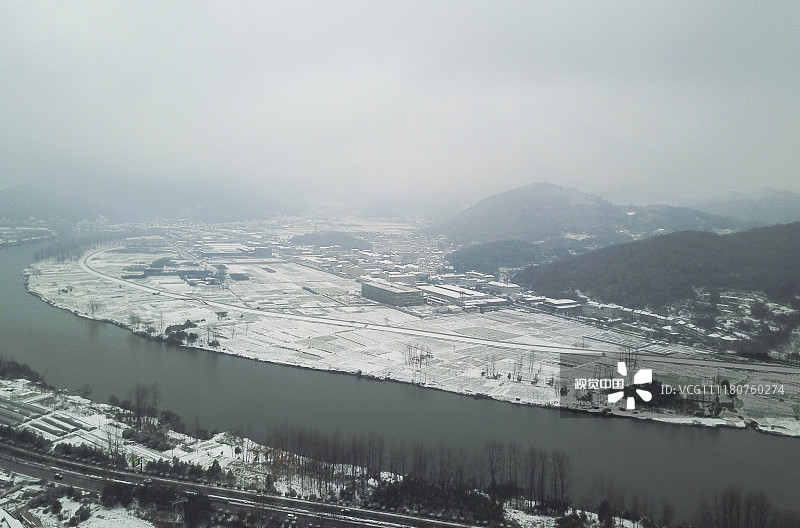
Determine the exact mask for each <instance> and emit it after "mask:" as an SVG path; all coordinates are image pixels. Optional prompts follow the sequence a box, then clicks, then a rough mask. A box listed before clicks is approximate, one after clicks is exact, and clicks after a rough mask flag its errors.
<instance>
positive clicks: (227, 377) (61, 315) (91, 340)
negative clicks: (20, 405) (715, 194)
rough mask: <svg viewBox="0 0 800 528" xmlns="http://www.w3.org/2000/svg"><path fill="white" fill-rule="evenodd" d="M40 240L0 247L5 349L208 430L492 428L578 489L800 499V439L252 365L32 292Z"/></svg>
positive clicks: (72, 385)
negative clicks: (29, 273)
mask: <svg viewBox="0 0 800 528" xmlns="http://www.w3.org/2000/svg"><path fill="white" fill-rule="evenodd" d="M35 248H36V245H35V244H29V245H23V246H15V247H8V248H3V249H0V354H2V355H3V356H5V357H8V358H11V359H15V360H17V361H19V362H24V363H27V364H29V365H30V366H31V367H32V368H33V369H35V370H37V371H39V372H40V373H42V374H44V375H45V379H46V381H47V382H48V383H50V384H51V385H54V386H56V387H59V388H66V389H77V388H80V387H82V386H83V385H89V386H90V387H91V388H92V390H93V392H92V394H91V395H90V397H91V398H92V399H94V400H96V401H99V402H107V401H108V397H109V395H111V394H115V395H117V396H119V397H121V398H124V397H125V396H126V394H127V393H128V391H129V390H130V389H131V388H132V387H133V385H134V384H135V383H136V382H143V383H146V384H150V383H153V382H155V383H158V384H159V386H160V388H161V392H162V397H163V400H162V408H166V409H170V410H172V411H174V412H177V413H178V414H179V415H181V416H182V417H183V418H184V420H185V421H186V422H187V424H189V423H193V422H194V419H195V417H197V419H199V422H200V425H201V426H202V427H204V428H206V429H209V430H212V429H213V430H227V429H233V428H241V429H242V430H243V431H247V430H250V431H251V432H252V436H253V438H254V439H255V440H259V438H263V431H265V430H266V429H267V428H269V427H270V426H271V425H274V424H282V423H290V424H297V425H305V426H310V427H314V428H317V429H320V430H323V431H334V430H337V429H338V430H339V431H340V432H342V433H347V432H355V433H361V432H370V431H376V432H378V433H380V434H382V435H383V436H384V437H385V438H386V439H387V440H389V439H394V440H397V441H399V440H402V439H405V440H406V442H407V443H408V444H409V445H412V444H413V443H415V442H418V441H420V440H422V441H424V442H425V443H426V444H427V445H434V444H438V443H439V442H445V443H448V444H451V445H453V446H455V447H458V446H462V445H463V446H465V447H467V448H469V449H481V448H482V447H483V446H484V445H485V444H486V443H487V442H489V441H491V440H500V441H503V442H517V443H518V444H521V445H535V446H538V447H541V448H544V449H547V450H550V451H552V450H554V449H561V450H563V451H565V452H566V453H568V454H569V456H570V458H571V461H572V480H571V482H572V486H571V488H572V489H571V493H570V495H571V496H572V497H573V498H575V499H577V498H580V497H595V496H596V492H597V488H598V485H599V484H598V482H599V481H600V478H601V476H602V478H603V479H604V480H605V481H606V482H608V481H609V480H612V481H614V482H615V483H616V484H617V485H618V486H622V487H624V488H625V490H626V495H627V496H631V495H632V494H633V493H634V491H638V493H639V495H640V496H643V495H645V494H646V495H647V496H649V497H650V498H651V500H653V501H654V503H655V505H656V506H657V507H658V508H659V509H660V507H661V503H662V502H663V501H664V500H669V501H670V502H671V503H672V504H673V505H675V506H676V508H677V512H678V515H679V517H682V518H689V517H692V516H693V515H694V512H695V508H696V505H697V497H698V496H699V495H700V494H703V495H705V496H706V497H710V496H711V495H712V494H713V493H714V492H715V491H716V490H721V489H722V488H724V487H725V486H739V487H741V488H742V490H743V491H750V490H754V491H755V490H762V491H764V492H766V494H767V495H768V496H769V498H770V499H771V500H772V502H773V503H774V504H776V505H778V506H781V507H783V508H796V507H797V505H798V504H800V439H794V438H784V437H778V436H772V435H767V434H763V433H758V432H755V431H751V430H734V429H712V428H705V427H702V428H701V427H687V426H676V425H668V424H658V423H647V422H642V421H637V420H630V419H621V418H618V419H602V418H594V417H575V418H569V417H565V416H564V414H563V413H561V412H559V411H556V410H552V409H541V408H532V407H525V406H519V405H513V404H510V403H503V402H496V401H491V400H477V399H474V398H470V397H466V396H459V395H455V394H449V393H444V392H440V391H435V390H431V389H424V388H420V387H415V386H411V385H405V384H400V383H392V382H381V381H374V380H367V379H359V378H356V377H354V376H350V375H343V374H333V373H328V372H316V371H311V370H304V369H299V368H293V367H285V366H280V365H272V364H267V363H257V362H254V361H251V360H246V359H241V358H235V357H231V356H226V355H223V354H219V353H216V352H207V351H198V350H188V349H185V348H178V347H172V346H166V345H164V344H162V343H158V342H153V341H149V340H146V339H143V338H140V337H137V336H134V335H133V334H131V333H130V332H129V331H127V330H124V329H122V328H119V327H116V326H114V325H112V324H108V323H100V322H93V321H89V320H86V319H83V318H79V317H76V316H74V315H73V314H71V313H69V312H66V311H63V310H60V309H57V308H54V307H51V306H49V305H48V304H46V303H44V302H42V301H41V300H39V299H38V298H36V297H34V296H33V295H30V294H28V293H27V292H26V291H25V288H24V285H23V279H22V276H21V274H20V272H21V271H22V269H24V268H25V267H26V266H27V265H28V264H29V263H30V262H31V261H32V260H33V252H34V250H35Z"/></svg>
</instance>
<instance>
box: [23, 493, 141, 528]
mask: <svg viewBox="0 0 800 528" xmlns="http://www.w3.org/2000/svg"><path fill="white" fill-rule="evenodd" d="M61 504H62V508H63V509H62V511H61V513H62V515H63V518H64V520H62V521H59V520H58V517H57V516H56V515H54V514H53V513H46V514H39V515H37V517H39V520H40V521H41V522H42V526H43V527H44V528H62V527H63V526H67V523H68V521H69V519H70V517H72V515H73V514H74V513H75V511H77V509H78V508H79V507H80V504H79V503H77V502H75V501H72V500H69V499H67V498H62V499H61ZM90 510H91V516H90V517H89V518H88V519H87V520H85V521H83V522H81V523H80V525H79V526H81V527H82V528H153V526H154V525H153V523H151V522H149V521H145V520H144V519H139V518H137V517H136V514H135V512H132V511H128V510H126V509H125V508H111V509H105V508H103V507H101V506H99V505H97V504H94V505H92V507H91V508H90Z"/></svg>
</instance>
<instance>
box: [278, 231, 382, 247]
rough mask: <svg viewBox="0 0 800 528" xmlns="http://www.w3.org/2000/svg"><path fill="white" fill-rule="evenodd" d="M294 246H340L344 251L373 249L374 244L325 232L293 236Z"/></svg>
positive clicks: (340, 233)
mask: <svg viewBox="0 0 800 528" xmlns="http://www.w3.org/2000/svg"><path fill="white" fill-rule="evenodd" d="M290 242H291V243H292V244H300V245H308V246H317V247H328V246H339V247H341V248H342V249H345V250H350V249H364V250H370V249H372V244H371V243H369V242H367V241H366V240H364V239H361V238H358V237H354V236H353V235H350V234H348V233H342V232H341V231H325V232H323V233H306V234H305V235H297V236H293V237H292V239H291V240H290Z"/></svg>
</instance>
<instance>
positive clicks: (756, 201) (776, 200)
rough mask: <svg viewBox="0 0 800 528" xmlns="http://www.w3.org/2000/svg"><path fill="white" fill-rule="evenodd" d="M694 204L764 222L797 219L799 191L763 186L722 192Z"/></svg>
mask: <svg viewBox="0 0 800 528" xmlns="http://www.w3.org/2000/svg"><path fill="white" fill-rule="evenodd" d="M693 207H694V208H695V209H698V210H700V211H705V212H707V213H710V214H715V215H721V216H730V217H733V218H737V219H739V220H743V221H747V222H754V223H759V224H763V225H771V224H780V223H790V222H797V221H800V194H797V193H793V192H789V191H781V190H777V189H769V188H766V187H762V188H760V189H755V190H753V191H750V192H730V193H725V194H723V195H719V196H716V197H713V198H710V199H707V200H704V201H702V202H700V203H697V204H696V205H694V206H693Z"/></svg>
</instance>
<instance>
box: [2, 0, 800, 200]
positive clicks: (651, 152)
mask: <svg viewBox="0 0 800 528" xmlns="http://www.w3.org/2000/svg"><path fill="white" fill-rule="evenodd" d="M0 88H1V89H0V182H19V181H23V180H26V179H29V178H47V179H64V180H66V181H72V180H71V179H74V178H80V179H81V180H83V181H86V180H92V179H104V180H106V179H107V180H112V181H132V180H141V179H150V178H156V179H163V178H176V179H177V178H193V179H202V178H213V179H218V178H225V179H228V178H230V179H235V180H240V181H243V182H248V183H252V184H257V186H258V187H259V188H264V189H270V188H282V189H286V188H302V189H303V190H304V192H308V193H310V194H314V195H316V196H318V197H323V198H329V199H340V200H351V199H356V200H372V199H377V198H382V197H387V196H402V195H407V194H413V193H415V192H435V191H452V192H463V193H466V194H467V195H469V196H476V197H481V196H483V195H488V194H492V193H494V192H500V191H505V190H508V189H511V188H513V187H517V186H520V185H525V184H527V183H533V182H536V181H551V182H553V183H558V184H562V185H569V186H573V187H576V188H578V189H581V190H584V191H589V192H594V193H597V194H600V195H603V196H604V197H606V198H609V199H611V200H613V201H631V202H634V203H652V202H675V201H676V200H678V199H681V198H682V197H687V196H697V195H702V194H710V193H713V192H715V191H725V190H742V189H748V188H752V187H758V186H770V187H776V188H783V189H787V190H792V191H795V192H800V3H798V2H791V1H787V2H754V3H738V2H737V3H733V2H727V1H724V2H710V1H709V2H676V1H669V2H662V3H656V2H639V1H636V2H626V3H611V2H588V3H570V2H562V1H556V2H534V1H525V2H489V1H483V2H469V1H465V0H458V1H453V2H444V1H440V2H436V1H431V0H426V1H422V2H410V1H405V0H403V1H400V0H395V1H391V2H379V1H366V2H349V1H342V0H336V1H326V2H303V1H296V0H293V1H291V2H283V3H268V2H262V1H259V2H254V3H245V2H219V3H212V2H182V3H165V2H141V1H136V2H130V3H127V2H108V1H102V2H96V3H92V2H60V1H59V2H53V3H48V2H7V1H4V2H2V3H0Z"/></svg>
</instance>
